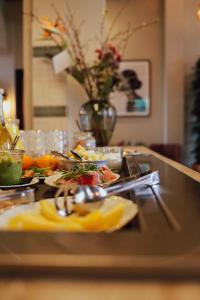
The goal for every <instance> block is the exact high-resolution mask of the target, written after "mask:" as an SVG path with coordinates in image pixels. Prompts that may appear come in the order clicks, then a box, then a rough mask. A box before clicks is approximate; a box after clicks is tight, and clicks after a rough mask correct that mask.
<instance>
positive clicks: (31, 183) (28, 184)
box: [0, 177, 39, 189]
mask: <svg viewBox="0 0 200 300" xmlns="http://www.w3.org/2000/svg"><path fill="white" fill-rule="evenodd" d="M38 182H39V179H38V178H37V177H34V178H33V179H32V180H31V181H30V182H29V183H24V184H15V185H0V189H16V188H21V187H27V186H30V185H34V184H36V183H38Z"/></svg>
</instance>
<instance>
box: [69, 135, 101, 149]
mask: <svg viewBox="0 0 200 300" xmlns="http://www.w3.org/2000/svg"><path fill="white" fill-rule="evenodd" d="M79 144H80V145H81V146H83V147H85V148H86V149H92V148H95V147H96V140H95V138H94V137H93V135H92V132H83V131H79V132H74V134H73V141H72V148H75V147H76V146H77V145H79Z"/></svg>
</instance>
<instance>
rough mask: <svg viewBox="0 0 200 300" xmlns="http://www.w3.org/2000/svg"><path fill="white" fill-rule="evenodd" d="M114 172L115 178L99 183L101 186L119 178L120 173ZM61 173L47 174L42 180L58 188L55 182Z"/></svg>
mask: <svg viewBox="0 0 200 300" xmlns="http://www.w3.org/2000/svg"><path fill="white" fill-rule="evenodd" d="M113 174H115V178H114V179H112V180H110V181H107V182H105V183H103V184H101V186H107V185H109V184H111V183H113V182H115V181H117V180H118V179H119V178H120V175H119V174H116V173H113ZM61 176H62V175H61V174H57V175H52V176H49V177H46V178H45V180H44V183H46V184H47V185H49V186H51V187H56V188H59V187H60V185H59V184H56V183H55V182H56V181H57V180H58V179H59V178H61Z"/></svg>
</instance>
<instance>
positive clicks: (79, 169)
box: [62, 164, 98, 180]
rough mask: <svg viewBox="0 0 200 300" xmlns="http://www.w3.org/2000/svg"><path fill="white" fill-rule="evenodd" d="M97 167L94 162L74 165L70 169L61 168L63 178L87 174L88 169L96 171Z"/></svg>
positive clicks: (73, 177) (75, 177) (74, 177)
mask: <svg viewBox="0 0 200 300" xmlns="http://www.w3.org/2000/svg"><path fill="white" fill-rule="evenodd" d="M97 170H98V167H97V166H96V165H95V164H84V165H76V166H74V167H73V168H72V169H71V170H70V171H65V170H63V171H62V173H63V176H62V178H63V179H66V180H68V179H77V178H78V177H80V176H82V175H87V174H88V172H90V171H97Z"/></svg>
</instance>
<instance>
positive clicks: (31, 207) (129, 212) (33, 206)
mask: <svg viewBox="0 0 200 300" xmlns="http://www.w3.org/2000/svg"><path fill="white" fill-rule="evenodd" d="M61 198H63V197H60V199H61ZM46 200H48V201H49V202H52V201H54V199H53V198H52V199H46ZM119 203H123V204H125V209H124V214H123V216H122V218H121V220H120V222H119V223H118V224H117V225H116V226H115V227H113V228H112V229H109V232H110V231H115V230H118V229H120V228H122V227H123V226H125V225H126V224H127V223H128V222H130V221H131V220H132V219H133V218H134V217H135V216H136V214H137V212H138V208H137V205H136V204H135V203H133V202H132V201H130V200H128V199H125V198H122V197H119V196H111V197H109V198H107V199H105V201H104V204H103V205H102V207H101V208H100V211H101V212H102V213H106V212H109V210H111V209H112V208H113V206H115V205H116V204H119ZM39 209H40V205H39V202H35V203H30V204H26V205H21V206H19V207H16V208H12V209H10V210H8V211H6V212H5V213H3V214H2V215H0V230H9V229H8V228H7V224H8V222H9V220H10V219H11V218H12V217H14V216H16V215H18V214H21V213H24V212H30V211H31V212H32V213H39ZM22 231H23V230H22ZM41 231H42V230H41Z"/></svg>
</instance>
